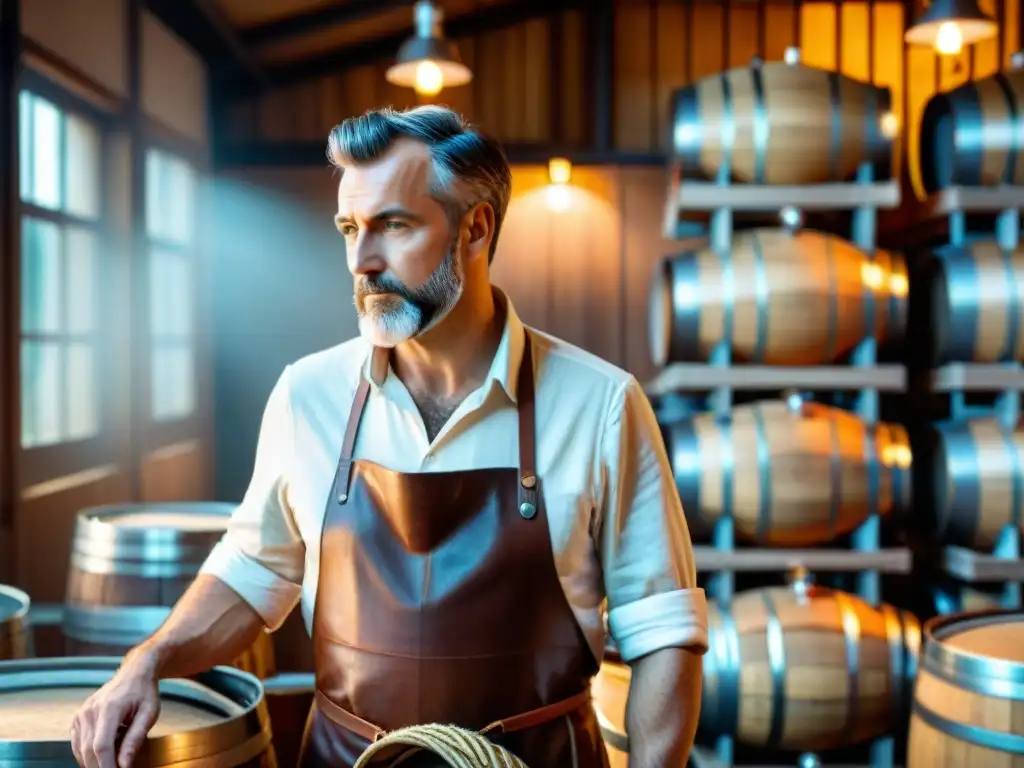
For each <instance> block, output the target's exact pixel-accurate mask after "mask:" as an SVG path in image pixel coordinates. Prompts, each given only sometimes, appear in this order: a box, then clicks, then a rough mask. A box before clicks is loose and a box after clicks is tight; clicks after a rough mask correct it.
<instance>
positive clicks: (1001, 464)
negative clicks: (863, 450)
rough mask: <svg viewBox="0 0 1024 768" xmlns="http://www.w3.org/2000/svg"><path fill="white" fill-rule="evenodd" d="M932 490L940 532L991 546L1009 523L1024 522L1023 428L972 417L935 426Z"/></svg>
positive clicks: (971, 543)
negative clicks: (1010, 428) (961, 421)
mask: <svg viewBox="0 0 1024 768" xmlns="http://www.w3.org/2000/svg"><path fill="white" fill-rule="evenodd" d="M935 435H936V443H935V449H934V453H933V457H932V471H931V473H930V474H931V478H932V484H933V487H932V493H933V495H934V505H935V509H936V535H937V537H938V538H939V539H940V540H941V541H944V542H945V543H950V544H958V545H961V546H967V547H974V548H977V549H991V548H992V547H994V546H995V544H996V543H997V542H998V541H999V538H1000V535H1001V533H1002V531H1003V529H1004V528H1005V527H1006V526H1007V525H1016V526H1017V527H1018V529H1021V528H1022V527H1024V428H1017V429H1014V430H1008V429H1007V428H1006V427H1004V426H1003V425H1002V424H1000V423H999V422H998V421H997V420H996V419H991V418H981V419H972V420H970V421H967V422H965V423H962V424H943V425H939V426H937V427H936V428H935Z"/></svg>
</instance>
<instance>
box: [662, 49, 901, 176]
mask: <svg viewBox="0 0 1024 768" xmlns="http://www.w3.org/2000/svg"><path fill="white" fill-rule="evenodd" d="M890 101H891V94H890V92H889V90H888V89H887V88H881V87H878V86H875V85H872V84H869V83H863V82H860V81H857V80H854V79H852V78H849V77H845V76H843V75H841V74H839V73H835V72H829V71H826V70H822V69H817V68H813V67H806V66H800V65H792V64H786V63H783V62H769V63H762V64H758V65H755V66H751V67H743V68H737V69H731V70H727V71H724V72H721V73H718V74H715V75H712V76H710V77H706V78H704V79H702V80H700V81H698V82H696V83H693V84H691V85H688V86H685V87H684V88H681V89H679V90H677V91H676V92H675V94H674V97H673V104H674V108H673V126H672V135H673V145H674V152H675V155H676V158H677V159H678V160H679V162H680V164H681V166H682V171H683V173H684V175H686V176H689V177H704V178H710V179H719V178H722V177H723V176H724V178H725V179H727V180H728V179H734V180H738V181H742V182H753V183H759V184H814V183H823V182H827V181H845V180H847V179H850V178H852V177H853V176H855V175H856V174H857V172H858V170H859V168H860V167H861V165H862V164H863V163H865V162H869V163H871V164H873V165H874V166H875V173H876V175H878V176H881V177H885V178H888V177H889V176H890V175H891V172H892V167H891V166H892V137H891V136H887V135H885V131H884V130H883V119H884V116H885V115H886V114H887V113H888V111H889V108H890Z"/></svg>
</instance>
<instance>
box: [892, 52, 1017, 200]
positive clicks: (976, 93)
mask: <svg viewBox="0 0 1024 768" xmlns="http://www.w3.org/2000/svg"><path fill="white" fill-rule="evenodd" d="M1022 109H1024V72H1021V71H1011V72H1000V73H998V74H995V75H992V76H991V77H987V78H985V79H983V80H975V81H973V82H968V83H964V84H963V85H961V86H960V87H958V88H954V89H953V90H951V91H947V92H945V93H938V94H935V95H934V96H932V97H931V99H930V100H929V101H928V103H927V105H926V106H925V108H924V111H923V112H922V113H921V119H920V122H919V123H918V128H917V131H918V142H917V145H918V152H919V157H918V158H916V160H915V159H914V158H912V159H911V162H912V163H913V162H916V163H917V167H918V171H919V174H920V179H921V184H922V186H923V187H924V191H925V192H927V193H933V192H936V191H938V190H940V189H945V188H947V187H950V186H955V185H962V186H971V187H977V186H996V185H999V184H1024V111H1022Z"/></svg>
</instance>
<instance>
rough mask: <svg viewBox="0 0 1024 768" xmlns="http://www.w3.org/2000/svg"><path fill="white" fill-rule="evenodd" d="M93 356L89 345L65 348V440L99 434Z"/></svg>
mask: <svg viewBox="0 0 1024 768" xmlns="http://www.w3.org/2000/svg"><path fill="white" fill-rule="evenodd" d="M95 357H96V351H95V350H94V349H93V347H92V346H91V345H90V344H80V343H74V344H69V345H68V348H67V372H68V376H67V392H66V394H67V415H68V417H67V428H66V430H65V434H64V439H65V440H84V439H85V438H87V437H93V436H94V435H95V434H97V432H98V431H99V405H98V403H97V397H96V395H97V390H96V367H95V364H94V361H95Z"/></svg>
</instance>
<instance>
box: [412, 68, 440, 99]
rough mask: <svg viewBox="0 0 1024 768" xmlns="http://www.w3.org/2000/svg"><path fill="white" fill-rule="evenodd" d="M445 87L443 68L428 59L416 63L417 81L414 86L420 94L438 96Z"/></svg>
mask: <svg viewBox="0 0 1024 768" xmlns="http://www.w3.org/2000/svg"><path fill="white" fill-rule="evenodd" d="M443 87H444V74H443V73H442V72H441V68H440V67H439V66H437V64H435V63H434V62H433V61H430V60H429V59H427V60H426V61H421V62H420V63H419V64H417V65H416V82H415V84H414V85H413V88H415V89H416V93H418V94H419V95H420V96H436V95H437V94H438V93H440V92H441V88H443Z"/></svg>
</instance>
